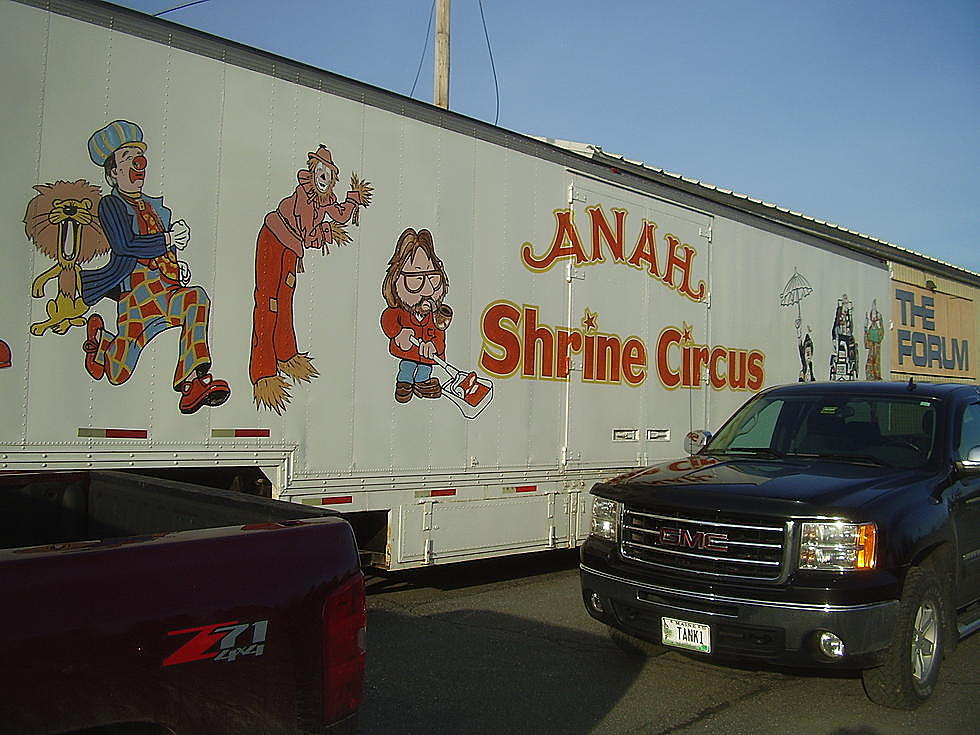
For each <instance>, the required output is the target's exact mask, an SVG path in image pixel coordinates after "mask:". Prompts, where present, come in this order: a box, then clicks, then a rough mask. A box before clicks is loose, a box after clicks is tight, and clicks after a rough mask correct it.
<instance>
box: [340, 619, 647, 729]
mask: <svg viewBox="0 0 980 735" xmlns="http://www.w3.org/2000/svg"><path fill="white" fill-rule="evenodd" d="M368 631H369V632H368V650H369V655H368V667H367V678H366V681H365V692H364V702H363V704H362V706H361V712H360V718H359V732H360V733H364V735H399V734H400V733H412V734H413V735H417V734H418V733H446V734H447V735H448V734H450V733H451V734H452V735H459V734H460V733H467V734H472V735H478V734H479V733H493V734H494V735H499V734H500V733H528V734H532V733H533V734H534V735H542V734H545V733H562V734H563V735H576V734H577V733H581V734H583V735H584V733H588V732H590V731H591V730H592V729H593V728H594V727H595V726H596V724H597V723H599V722H601V721H602V719H603V717H604V716H605V715H606V714H607V713H608V712H609V710H610V709H611V708H612V707H613V706H614V705H615V704H616V703H617V702H619V700H620V699H621V698H622V696H623V694H624V693H625V692H626V691H627V690H628V689H629V688H630V686H631V685H632V683H633V682H634V680H635V679H636V677H637V675H638V673H639V671H640V669H641V668H642V666H643V660H642V659H637V660H630V661H624V658H623V656H622V654H621V653H620V652H619V651H617V650H616V649H614V647H613V646H611V645H610V643H609V641H608V639H607V638H606V637H605V636H603V635H597V634H594V633H588V632H584V631H578V630H574V629H569V628H564V627H559V626H553V625H548V624H544V623H541V622H538V621H533V620H527V619H524V618H518V617H515V616H512V615H507V614H503V613H499V612H492V611H486V610H468V609H467V610H458V611H453V612H446V613H438V614H434V615H430V616H422V617H419V616H412V615H406V614H403V613H400V612H395V611H390V610H372V611H370V612H369V615H368ZM372 640H375V641H385V649H384V650H383V651H379V650H378V649H377V648H375V647H373V646H372V643H371V641H372ZM597 671H601V672H602V676H596V672H597ZM570 703H574V704H573V706H569V704H570Z"/></svg>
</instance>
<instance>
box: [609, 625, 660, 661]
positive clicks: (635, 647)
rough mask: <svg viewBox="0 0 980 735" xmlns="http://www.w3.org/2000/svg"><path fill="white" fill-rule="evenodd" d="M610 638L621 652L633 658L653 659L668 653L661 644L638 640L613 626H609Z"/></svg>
mask: <svg viewBox="0 0 980 735" xmlns="http://www.w3.org/2000/svg"><path fill="white" fill-rule="evenodd" d="M609 637H610V638H611V639H612V642H613V643H615V644H616V645H617V646H618V647H619V649H620V650H621V651H623V652H625V653H628V654H630V655H631V656H643V657H644V658H653V657H654V656H661V655H663V654H665V653H667V647H666V646H664V645H663V644H661V643H651V642H650V641H645V640H643V639H642V638H637V637H636V636H632V635H630V634H629V633H624V632H623V631H621V630H619V629H617V628H613V627H612V626H609Z"/></svg>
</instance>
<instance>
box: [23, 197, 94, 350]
mask: <svg viewBox="0 0 980 735" xmlns="http://www.w3.org/2000/svg"><path fill="white" fill-rule="evenodd" d="M34 190H35V191H37V196H35V197H34V198H33V199H31V201H30V202H28V203H27V213H26V214H25V215H24V232H25V233H26V234H27V237H28V239H30V241H31V242H32V243H34V246H35V247H36V248H37V249H38V250H39V251H41V252H42V253H44V254H45V255H46V256H47V257H49V258H50V259H51V260H54V261H55V264H54V265H53V266H51V267H50V268H49V269H48V270H46V271H44V273H42V274H41V275H39V276H38V277H37V278H35V279H34V283H33V285H32V286H31V295H32V296H33V297H34V298H36V299H42V298H44V287H45V286H46V285H47V283H48V281H51V280H57V283H58V292H57V294H56V295H55V297H54V298H53V299H49V300H48V303H47V306H46V309H47V313H48V318H47V319H46V320H44V321H42V322H37V323H35V324H32V325H31V334H33V335H36V336H41V335H42V334H44V332H45V331H47V330H48V329H53V330H54V331H55V332H56V333H57V334H65V332H67V331H68V330H69V329H71V328H72V327H80V326H82V325H84V324H85V318H84V314H85V312H86V311H87V310H88V306H87V305H86V304H85V302H83V301H82V295H81V294H82V288H81V268H80V266H81V264H82V263H87V262H88V261H90V260H92V259H93V258H97V257H98V256H100V255H104V254H105V253H107V252H109V241H108V240H107V239H106V236H105V233H104V232H103V231H102V225H101V224H100V223H99V218H98V216H97V211H98V205H99V200H100V199H101V198H102V190H101V189H99V187H97V186H95V185H94V184H91V183H89V182H88V181H85V180H84V179H79V180H78V181H75V182H68V181H57V182H55V183H54V184H39V185H38V186H35V187H34Z"/></svg>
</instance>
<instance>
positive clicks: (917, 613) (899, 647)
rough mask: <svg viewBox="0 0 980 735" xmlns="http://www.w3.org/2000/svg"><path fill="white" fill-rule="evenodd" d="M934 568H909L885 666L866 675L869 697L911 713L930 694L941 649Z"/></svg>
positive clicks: (941, 612)
mask: <svg viewBox="0 0 980 735" xmlns="http://www.w3.org/2000/svg"><path fill="white" fill-rule="evenodd" d="M939 578H940V577H937V575H936V572H935V570H934V569H933V568H932V566H925V567H913V568H912V569H911V570H909V573H908V576H907V577H906V579H905V589H904V592H903V594H902V606H901V610H900V611H899V619H898V624H897V625H896V627H895V635H894V638H893V639H892V644H891V646H890V647H889V648H888V650H887V651H886V652H885V657H884V665H882V666H880V667H878V668H875V669H868V670H867V671H865V672H864V675H863V678H864V689H865V691H866V692H867V694H868V697H869V698H870V699H871V700H872V701H874V702H876V703H878V704H882V705H885V706H886V707H894V708H896V709H914V708H915V707H918V706H919V705H920V704H922V703H923V702H925V701H926V700H927V699H928V698H929V696H930V695H931V694H932V690H933V689H934V688H935V686H936V680H937V679H938V678H939V665H940V663H941V661H942V658H943V652H944V647H945V636H944V633H945V630H944V625H943V621H944V620H945V617H946V609H945V603H946V600H945V598H944V596H943V594H942V590H941V588H940V585H939V581H938V580H939Z"/></svg>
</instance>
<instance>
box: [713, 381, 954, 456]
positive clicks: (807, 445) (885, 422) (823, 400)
mask: <svg viewBox="0 0 980 735" xmlns="http://www.w3.org/2000/svg"><path fill="white" fill-rule="evenodd" d="M935 439H936V408H935V406H934V404H933V402H932V401H931V400H923V399H920V398H911V399H906V398H901V397H895V396H879V395H848V396H826V395H793V396H761V397H760V398H758V399H757V400H754V401H751V402H749V403H747V404H746V405H745V406H743V407H742V408H741V409H740V410H739V411H738V412H737V413H736V414H735V415H734V416H732V418H731V419H729V420H728V422H727V423H726V424H725V425H724V426H723V427H722V428H721V431H719V432H718V434H717V435H716V436H715V437H714V438H713V439H712V440H711V442H710V443H709V444H708V446H707V447H705V449H704V450H702V454H715V455H717V454H725V455H727V454H731V455H739V456H751V455H754V456H759V457H783V456H797V457H817V458H824V459H833V460H837V461H845V462H858V463H873V464H881V465H886V466H894V467H901V468H908V469H911V468H916V467H922V466H923V465H925V464H926V463H928V462H929V460H930V458H931V457H932V455H933V453H934V448H935Z"/></svg>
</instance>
